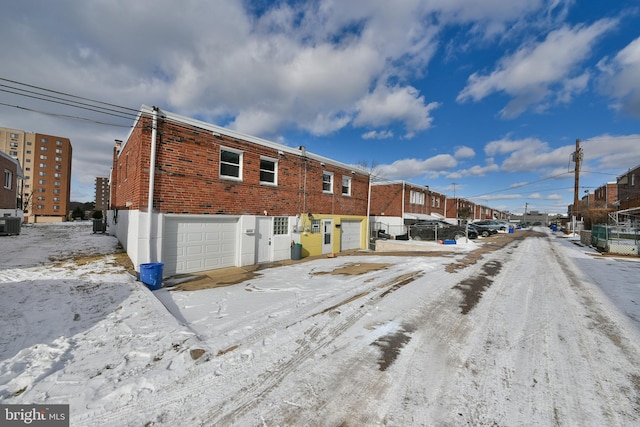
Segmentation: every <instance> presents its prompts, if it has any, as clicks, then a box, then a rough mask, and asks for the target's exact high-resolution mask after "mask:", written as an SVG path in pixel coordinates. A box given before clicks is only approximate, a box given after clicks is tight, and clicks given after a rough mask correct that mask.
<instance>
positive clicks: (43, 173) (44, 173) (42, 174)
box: [38, 171, 47, 176]
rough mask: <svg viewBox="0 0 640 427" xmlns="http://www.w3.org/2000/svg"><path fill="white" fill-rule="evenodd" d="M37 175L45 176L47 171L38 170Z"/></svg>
mask: <svg viewBox="0 0 640 427" xmlns="http://www.w3.org/2000/svg"><path fill="white" fill-rule="evenodd" d="M38 175H40V176H47V173H46V172H45V171H40V172H38Z"/></svg>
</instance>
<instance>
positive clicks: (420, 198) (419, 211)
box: [370, 181, 447, 236]
mask: <svg viewBox="0 0 640 427" xmlns="http://www.w3.org/2000/svg"><path fill="white" fill-rule="evenodd" d="M446 200H447V197H446V196H445V195H444V194H441V193H438V192H435V191H432V190H430V189H429V187H427V186H422V185H418V184H411V183H408V182H405V181H393V182H388V181H378V182H372V183H371V207H370V215H371V221H372V230H373V232H374V233H376V232H377V231H378V230H379V231H381V232H383V233H387V234H390V235H391V236H399V235H403V234H406V233H407V231H408V229H407V227H408V226H410V225H412V224H415V223H416V222H419V221H425V220H430V219H445V218H446Z"/></svg>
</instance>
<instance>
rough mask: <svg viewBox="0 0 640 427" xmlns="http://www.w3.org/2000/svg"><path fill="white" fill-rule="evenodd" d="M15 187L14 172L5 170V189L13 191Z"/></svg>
mask: <svg viewBox="0 0 640 427" xmlns="http://www.w3.org/2000/svg"><path fill="white" fill-rule="evenodd" d="M12 186H13V172H11V171H10V170H8V169H5V170H4V188H6V189H8V190H11V188H12Z"/></svg>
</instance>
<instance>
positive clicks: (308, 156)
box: [109, 106, 369, 275]
mask: <svg viewBox="0 0 640 427" xmlns="http://www.w3.org/2000/svg"><path fill="white" fill-rule="evenodd" d="M150 164H153V165H154V167H150V166H149V165H150ZM110 182H111V188H110V193H111V210H110V215H109V221H110V227H109V228H110V232H111V233H112V234H115V235H116V236H117V237H118V239H119V240H120V242H121V243H122V244H123V246H124V247H125V249H126V250H127V253H128V254H129V257H130V258H131V260H132V262H133V263H134V265H136V267H137V266H138V264H140V263H145V262H155V261H159V262H163V263H164V264H165V275H171V274H176V273H188V272H195V271H203V270H208V269H214V268H221V267H228V266H243V265H250V264H255V263H259V262H267V261H276V260H281V259H287V258H289V257H290V256H291V244H292V242H296V243H301V244H302V254H303V256H305V255H319V254H328V253H335V252H339V251H342V250H346V249H356V248H364V247H366V229H367V228H366V227H367V208H368V206H367V204H368V201H367V196H368V188H369V175H368V173H367V172H363V171H360V170H358V169H354V168H352V167H351V166H349V165H345V164H343V163H340V162H337V161H334V160H331V159H328V158H324V157H322V156H318V155H315V154H312V153H309V152H307V151H306V149H305V148H304V147H298V148H292V147H288V146H285V145H282V144H277V143H274V142H271V141H267V140H264V139H261V138H256V137H253V136H250V135H246V134H242V133H239V132H235V131H232V130H229V129H225V128H222V127H219V126H215V125H212V124H209V123H205V122H202V121H198V120H194V119H190V118H187V117H183V116H179V115H177V114H173V113H170V112H166V111H160V110H157V109H155V108H150V107H147V106H143V107H142V108H141V110H140V114H139V116H138V119H137V120H136V122H135V125H134V126H133V129H132V131H131V133H130V134H129V136H128V138H127V139H126V141H125V142H124V143H119V142H117V143H116V147H115V148H114V153H113V166H112V170H111V179H110ZM149 194H151V195H152V196H151V197H150V196H149Z"/></svg>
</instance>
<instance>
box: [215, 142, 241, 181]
mask: <svg viewBox="0 0 640 427" xmlns="http://www.w3.org/2000/svg"><path fill="white" fill-rule="evenodd" d="M220 176H222V177H225V178H235V179H242V152H241V151H235V150H230V149H228V148H221V149H220Z"/></svg>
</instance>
